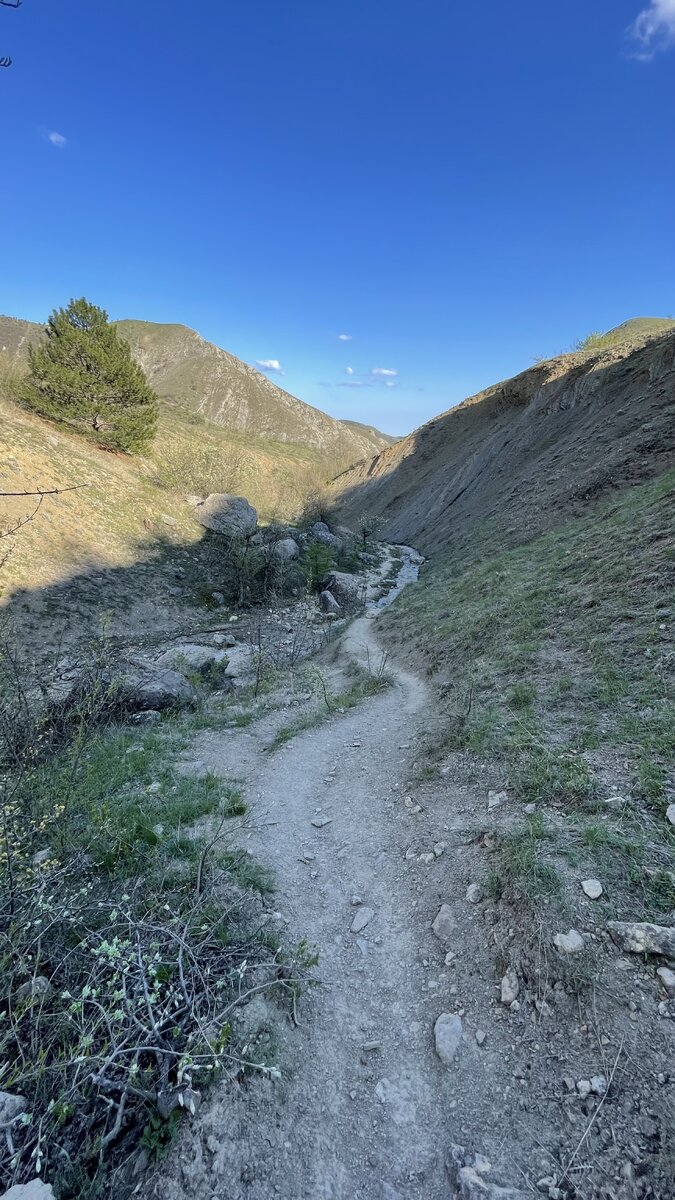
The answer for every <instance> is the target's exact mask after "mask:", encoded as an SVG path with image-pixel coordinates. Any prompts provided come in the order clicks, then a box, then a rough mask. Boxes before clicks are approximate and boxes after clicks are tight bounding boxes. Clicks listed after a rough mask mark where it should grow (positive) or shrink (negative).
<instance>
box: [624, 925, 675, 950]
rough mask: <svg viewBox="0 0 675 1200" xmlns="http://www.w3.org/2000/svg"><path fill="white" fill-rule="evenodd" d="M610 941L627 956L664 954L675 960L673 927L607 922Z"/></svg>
mask: <svg viewBox="0 0 675 1200" xmlns="http://www.w3.org/2000/svg"><path fill="white" fill-rule="evenodd" d="M607 928H608V930H609V932H610V935H611V938H612V941H613V942H615V943H616V945H617V946H618V947H619V949H620V950H623V951H625V952H626V953H628V954H665V955H667V956H668V957H669V958H675V926H673V925H652V924H650V922H649V921H608V922H607Z"/></svg>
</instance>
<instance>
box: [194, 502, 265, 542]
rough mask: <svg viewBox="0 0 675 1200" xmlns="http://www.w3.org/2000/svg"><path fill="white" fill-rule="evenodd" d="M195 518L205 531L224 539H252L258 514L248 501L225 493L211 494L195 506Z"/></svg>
mask: <svg viewBox="0 0 675 1200" xmlns="http://www.w3.org/2000/svg"><path fill="white" fill-rule="evenodd" d="M195 516H196V518H197V520H198V521H199V524H200V525H203V526H204V528H205V529H211V530H213V532H214V533H223V534H225V535H226V537H237V538H249V537H252V536H253V534H254V533H255V531H256V527H257V524H258V514H257V512H256V510H255V509H254V508H253V506H252V505H251V504H249V502H248V500H245V499H244V497H243V496H230V495H228V493H227V492H212V494H211V495H210V496H207V497H206V500H205V501H204V503H203V504H199V505H198V506H197V508H196V509H195Z"/></svg>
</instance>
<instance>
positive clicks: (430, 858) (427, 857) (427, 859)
mask: <svg viewBox="0 0 675 1200" xmlns="http://www.w3.org/2000/svg"><path fill="white" fill-rule="evenodd" d="M435 860H436V855H435V854H430V853H427V854H420V857H419V861H420V862H421V863H424V865H425V867H428V866H429V863H432V862H435Z"/></svg>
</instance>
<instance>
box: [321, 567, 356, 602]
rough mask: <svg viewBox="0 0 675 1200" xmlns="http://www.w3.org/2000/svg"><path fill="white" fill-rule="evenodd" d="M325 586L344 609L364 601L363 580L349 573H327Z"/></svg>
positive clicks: (324, 580)
mask: <svg viewBox="0 0 675 1200" xmlns="http://www.w3.org/2000/svg"><path fill="white" fill-rule="evenodd" d="M323 586H324V588H327V589H328V591H329V592H332V594H333V595H334V596H335V598H336V600H338V601H339V602H340V604H342V605H343V607H344V606H345V605H347V606H350V605H351V606H353V605H355V604H358V603H359V602H360V601H361V599H362V593H363V580H362V579H361V578H360V577H359V576H358V575H351V574H350V573H349V572H348V571H327V572H326V574H325V575H324V577H323Z"/></svg>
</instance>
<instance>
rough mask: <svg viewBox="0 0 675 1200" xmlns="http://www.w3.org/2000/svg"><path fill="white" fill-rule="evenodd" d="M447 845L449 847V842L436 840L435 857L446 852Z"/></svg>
mask: <svg viewBox="0 0 675 1200" xmlns="http://www.w3.org/2000/svg"><path fill="white" fill-rule="evenodd" d="M446 847H447V842H436V844H435V846H434V855H435V857H436V858H440V857H441V854H443V853H445V849H446Z"/></svg>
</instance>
